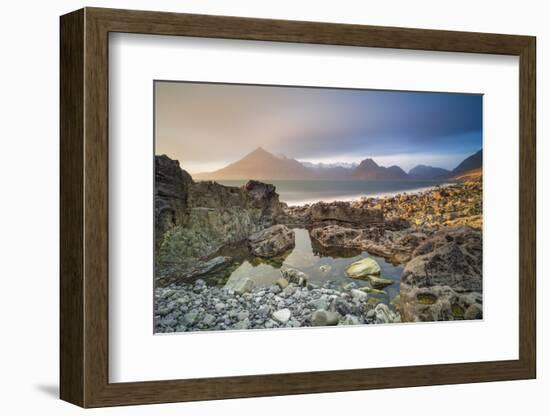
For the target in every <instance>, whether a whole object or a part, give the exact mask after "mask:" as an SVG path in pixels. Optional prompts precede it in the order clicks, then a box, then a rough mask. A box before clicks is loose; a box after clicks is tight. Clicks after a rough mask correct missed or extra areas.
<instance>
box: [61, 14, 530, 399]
mask: <svg viewBox="0 0 550 416" xmlns="http://www.w3.org/2000/svg"><path fill="white" fill-rule="evenodd" d="M60 29H61V45H60V46H61V51H60V52H61V59H60V64H61V91H60V102H61V104H60V106H61V121H60V123H61V124H60V126H61V127H60V130H61V155H60V156H61V157H60V158H61V179H60V181H61V182H60V186H61V200H60V204H61V215H60V217H61V218H60V220H61V243H60V244H61V247H60V251H61V256H60V262H61V268H60V279H61V284H60V297H61V301H60V361H61V363H60V379H61V382H60V383H61V386H60V396H61V398H62V399H63V400H66V401H68V402H71V403H74V404H76V405H79V406H82V407H101V406H115V405H131V404H146V403H163V402H178V401H191V400H212V399H226V398H238V397H258V396H269V395H287V394H304V393H321V392H337V391H351V390H363V389H379V388H397V387H410V386H425V385H440V384H454V383H474V382H487V381H499V380H518V379H530V378H535V377H536V332H535V331H536V325H535V323H536V321H535V319H536V317H535V313H536V296H535V295H536V292H535V283H536V274H535V265H536V258H535V253H536V250H535V249H536V235H535V233H536V227H535V224H536V177H535V175H536V169H535V161H536V157H535V156H536V151H535V127H536V119H535V106H536V97H535V50H536V47H535V38H534V37H530V36H517V35H500V34H486V33H468V32H451V31H439V30H421V29H404V28H393V27H376V26H361V25H347V24H329V23H314V22H297V21H286V20H264V19H253V18H240V17H225V16H207V15H190V14H177V13H164V12H148V11H130V10H114V9H100V8H85V9H81V10H78V11H75V12H72V13H69V14H67V15H64V16H62V17H61V21H60ZM110 32H127V33H141V34H151V35H174V36H192V37H206V38H225V39H246V40H259V41H277V42H297V43H311V44H330V45H346V46H359V47H360V46H368V47H380V48H382V47H383V48H398V49H414V50H430V51H448V52H468V53H483V54H503V55H515V56H518V57H519V66H520V80H519V85H520V91H519V97H520V99H519V101H520V107H519V109H518V111H519V114H520V116H519V120H520V131H519V133H520V149H519V154H520V189H519V193H520V195H521V198H520V207H519V213H520V215H519V218H520V223H519V235H520V245H519V247H520V253H519V256H520V257H519V259H520V268H519V271H518V272H519V305H520V313H519V359H518V360H509V361H491V362H472V363H460V364H444V365H419V366H416V365H413V366H406V367H390V368H370V369H369V368H367V369H355V370H339V371H323V372H307V373H288V374H265V375H253V376H238V377H221V378H205V379H182V380H170V381H147V382H135V383H109V379H108V361H109V354H108V299H109V297H108V287H109V285H108V281H109V280H108V279H109V276H108V222H109V217H108V171H109V169H108V168H109V167H108V140H109V139H108V66H109V62H108V35H109V33H110Z"/></svg>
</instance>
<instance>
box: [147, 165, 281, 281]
mask: <svg viewBox="0 0 550 416" xmlns="http://www.w3.org/2000/svg"><path fill="white" fill-rule="evenodd" d="M155 167H156V171H155V178H156V188H155V233H156V256H155V258H156V268H155V272H156V276H157V278H158V279H159V280H158V281H159V282H162V281H173V280H174V279H178V278H181V279H185V278H188V276H190V275H192V274H193V273H192V271H193V270H197V269H198V270H200V269H202V268H204V267H207V266H206V264H205V263H206V262H207V261H208V260H209V259H211V258H212V257H213V256H214V255H215V253H216V251H218V250H219V249H220V248H221V247H223V246H224V245H227V244H231V243H235V242H239V241H244V240H246V239H247V238H248V236H250V235H251V234H253V233H255V232H258V231H260V230H262V229H264V228H266V227H269V226H271V225H273V224H274V223H275V216H277V215H279V214H280V212H282V206H281V204H280V202H279V196H278V195H277V193H276V192H275V187H273V185H267V184H263V183H261V182H257V181H250V182H249V183H247V184H246V185H244V186H243V187H240V188H239V187H230V186H223V185H220V184H218V183H215V182H193V180H192V179H191V177H190V176H189V174H188V173H187V172H185V171H184V170H182V169H181V168H180V166H179V162H178V161H175V160H171V159H170V158H168V157H167V156H164V155H163V156H157V157H156V159H155Z"/></svg>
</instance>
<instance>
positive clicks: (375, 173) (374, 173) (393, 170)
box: [351, 158, 409, 180]
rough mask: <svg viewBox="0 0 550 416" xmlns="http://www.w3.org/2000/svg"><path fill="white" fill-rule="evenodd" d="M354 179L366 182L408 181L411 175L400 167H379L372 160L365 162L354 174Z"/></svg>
mask: <svg viewBox="0 0 550 416" xmlns="http://www.w3.org/2000/svg"><path fill="white" fill-rule="evenodd" d="M351 176H352V178H354V179H365V180H400V179H408V178H409V175H407V173H406V172H405V171H404V170H403V169H401V168H400V167H399V166H396V165H394V166H390V167H389V168H386V167H384V166H378V165H377V164H376V162H375V161H374V160H372V159H370V158H369V159H365V160H363V161H362V162H361V163H360V164H359V166H357V167H356V168H355V170H354V171H353V172H352V175H351Z"/></svg>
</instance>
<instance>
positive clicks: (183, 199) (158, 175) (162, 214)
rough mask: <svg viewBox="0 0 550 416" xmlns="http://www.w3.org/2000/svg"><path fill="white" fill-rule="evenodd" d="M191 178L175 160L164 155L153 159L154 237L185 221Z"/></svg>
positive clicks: (160, 236) (158, 237) (191, 183)
mask: <svg viewBox="0 0 550 416" xmlns="http://www.w3.org/2000/svg"><path fill="white" fill-rule="evenodd" d="M192 185H193V179H192V178H191V176H190V175H189V174H188V173H187V172H185V171H184V170H183V169H181V168H180V164H179V162H178V161H177V160H172V159H170V158H169V157H168V156H166V155H162V156H156V157H155V236H156V240H157V242H158V241H159V240H160V239H161V238H162V236H163V235H164V233H165V232H166V231H167V230H168V229H170V228H172V227H174V226H176V225H180V224H182V223H183V222H184V221H185V214H186V212H187V197H188V195H189V188H190V187H191V186H192Z"/></svg>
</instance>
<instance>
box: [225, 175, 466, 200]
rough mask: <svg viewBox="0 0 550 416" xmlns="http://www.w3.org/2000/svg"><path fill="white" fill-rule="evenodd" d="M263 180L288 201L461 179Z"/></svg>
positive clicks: (389, 191) (378, 193) (382, 192)
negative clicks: (273, 186)
mask: <svg viewBox="0 0 550 416" xmlns="http://www.w3.org/2000/svg"><path fill="white" fill-rule="evenodd" d="M216 182H218V183H220V184H222V185H226V186H241V185H243V184H245V183H246V182H247V180H217V181H216ZM262 182H266V183H271V184H273V185H275V187H276V190H277V193H278V194H279V200H280V201H282V202H285V203H287V204H288V205H305V204H312V203H315V202H319V201H324V202H333V201H353V200H358V199H360V198H362V197H386V196H394V195H396V194H401V193H404V192H407V193H415V192H421V191H426V190H429V189H431V188H434V187H436V186H443V185H447V184H452V183H457V182H456V181H444V180H406V181H398V180H376V181H367V180H262Z"/></svg>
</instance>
